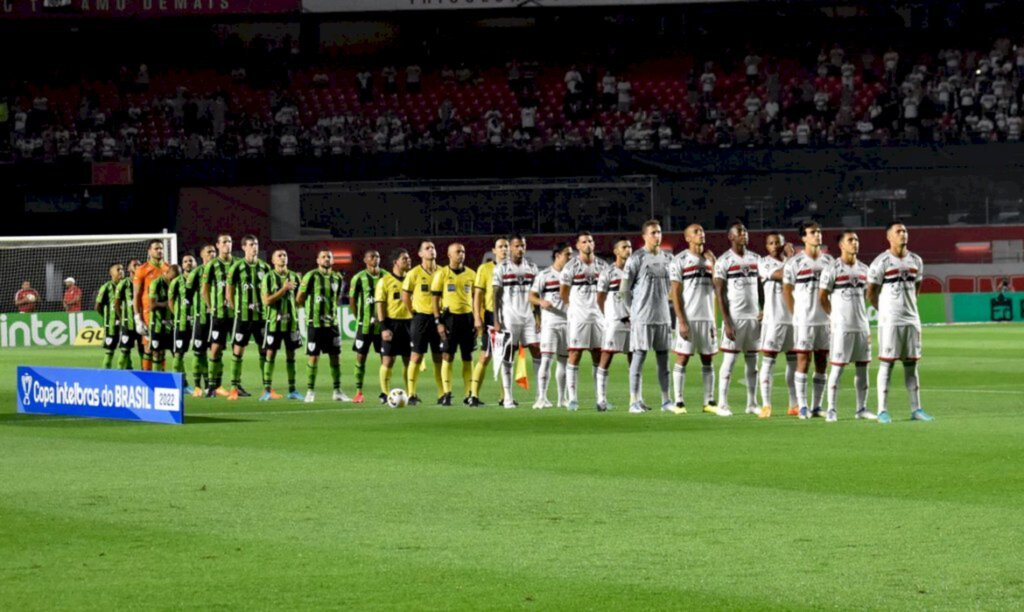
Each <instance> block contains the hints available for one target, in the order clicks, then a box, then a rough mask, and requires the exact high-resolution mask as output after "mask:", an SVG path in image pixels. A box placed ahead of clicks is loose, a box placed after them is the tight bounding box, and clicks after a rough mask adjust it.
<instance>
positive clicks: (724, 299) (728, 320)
mask: <svg viewBox="0 0 1024 612" xmlns="http://www.w3.org/2000/svg"><path fill="white" fill-rule="evenodd" d="M712 280H713V281H714V285H715V297H717V298H718V304H719V307H720V308H721V309H722V325H723V326H724V327H725V337H726V338H728V339H730V340H735V339H736V328H735V327H733V323H732V316H731V315H730V314H729V295H728V291H726V290H725V281H724V280H723V279H721V278H718V276H717V275H716V276H715V278H714V279H712Z"/></svg>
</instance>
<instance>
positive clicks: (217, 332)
mask: <svg viewBox="0 0 1024 612" xmlns="http://www.w3.org/2000/svg"><path fill="white" fill-rule="evenodd" d="M210 336H211V337H212V338H213V339H214V340H216V339H217V338H219V337H220V332H219V331H217V330H214V331H213V333H212V334H210Z"/></svg>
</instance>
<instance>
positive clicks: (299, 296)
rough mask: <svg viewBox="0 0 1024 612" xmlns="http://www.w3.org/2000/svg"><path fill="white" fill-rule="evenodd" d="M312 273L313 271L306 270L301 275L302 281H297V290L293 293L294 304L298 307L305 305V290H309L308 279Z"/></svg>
mask: <svg viewBox="0 0 1024 612" xmlns="http://www.w3.org/2000/svg"><path fill="white" fill-rule="evenodd" d="M312 275H313V272H306V275H305V276H303V277H302V282H300V283H299V292H298V293H296V294H295V305H296V306H297V307H299V308H303V307H305V305H306V292H307V291H309V280H310V277H311V276H312Z"/></svg>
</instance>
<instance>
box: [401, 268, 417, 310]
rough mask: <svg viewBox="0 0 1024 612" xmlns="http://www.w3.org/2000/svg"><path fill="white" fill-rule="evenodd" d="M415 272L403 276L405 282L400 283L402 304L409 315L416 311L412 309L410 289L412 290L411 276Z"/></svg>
mask: <svg viewBox="0 0 1024 612" xmlns="http://www.w3.org/2000/svg"><path fill="white" fill-rule="evenodd" d="M414 274H415V270H413V271H412V272H409V273H408V274H406V275H405V280H403V281H402V303H403V304H405V308H406V310H408V311H409V312H410V313H415V312H416V311H415V310H413V309H412V288H413V282H412V281H413V275H414Z"/></svg>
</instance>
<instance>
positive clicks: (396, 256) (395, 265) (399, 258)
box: [388, 249, 412, 275]
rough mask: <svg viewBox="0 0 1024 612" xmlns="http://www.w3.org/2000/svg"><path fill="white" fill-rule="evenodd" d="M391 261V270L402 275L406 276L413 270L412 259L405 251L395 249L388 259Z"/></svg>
mask: <svg viewBox="0 0 1024 612" xmlns="http://www.w3.org/2000/svg"><path fill="white" fill-rule="evenodd" d="M388 259H390V260H391V269H392V270H393V271H394V272H395V273H396V274H400V275H404V274H405V273H406V272H408V271H409V270H410V269H411V268H412V257H409V251H407V250H405V249H394V250H392V251H391V255H390V256H389V257H388Z"/></svg>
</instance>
